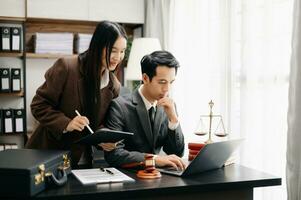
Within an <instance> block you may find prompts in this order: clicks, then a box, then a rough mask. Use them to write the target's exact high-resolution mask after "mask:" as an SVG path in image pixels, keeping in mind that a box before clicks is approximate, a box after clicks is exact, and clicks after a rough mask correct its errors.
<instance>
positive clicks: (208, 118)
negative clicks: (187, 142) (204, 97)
mask: <svg viewBox="0 0 301 200" xmlns="http://www.w3.org/2000/svg"><path fill="white" fill-rule="evenodd" d="M213 106H214V103H213V101H212V100H211V101H210V102H209V107H210V113H209V115H201V117H200V120H199V123H198V125H197V128H196V130H195V132H194V134H196V135H199V136H204V135H207V134H208V135H209V137H208V140H207V141H206V142H205V144H208V143H212V142H213V141H212V135H211V133H212V130H214V131H213V133H214V135H216V136H218V137H226V136H227V135H228V134H227V133H226V131H225V126H224V122H223V118H222V116H221V115H213V112H212V108H213ZM206 124H208V125H209V127H207V126H206ZM213 128H214V129H213Z"/></svg>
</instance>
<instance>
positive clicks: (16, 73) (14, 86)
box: [11, 68, 21, 92]
mask: <svg viewBox="0 0 301 200" xmlns="http://www.w3.org/2000/svg"><path fill="white" fill-rule="evenodd" d="M11 91H12V92H20V91H21V69H19V68H11Z"/></svg>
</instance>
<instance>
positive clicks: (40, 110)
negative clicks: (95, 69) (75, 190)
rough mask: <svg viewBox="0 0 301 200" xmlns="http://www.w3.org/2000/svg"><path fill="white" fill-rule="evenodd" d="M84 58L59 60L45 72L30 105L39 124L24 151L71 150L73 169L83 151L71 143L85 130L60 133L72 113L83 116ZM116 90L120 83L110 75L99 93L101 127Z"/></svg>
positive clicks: (83, 148)
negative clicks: (107, 82)
mask: <svg viewBox="0 0 301 200" xmlns="http://www.w3.org/2000/svg"><path fill="white" fill-rule="evenodd" d="M83 59H85V57H84V56H83V55H81V56H71V57H68V58H60V59H58V60H57V61H56V62H55V64H54V65H53V66H52V67H51V68H50V69H49V70H48V71H47V72H46V74H45V79H46V81H45V82H44V83H43V85H41V86H40V87H39V88H38V89H37V92H36V95H35V96H34V98H33V100H32V103H31V111H32V114H33V116H34V117H35V118H36V119H37V120H38V121H39V126H38V127H37V128H36V130H35V131H34V133H33V135H32V136H31V138H30V139H29V141H28V142H27V144H26V148H33V149H61V150H70V151H71V159H72V165H73V166H74V165H76V164H77V163H78V161H79V159H80V157H81V154H82V153H83V152H84V151H85V148H86V147H85V146H84V145H79V144H74V141H76V140H78V139H80V138H81V137H83V136H84V135H86V134H88V131H86V129H85V131H83V132H78V131H73V132H68V133H64V134H63V131H64V129H65V128H66V127H67V125H68V123H69V122H70V121H71V120H72V119H73V118H74V117H75V116H76V113H75V110H78V111H79V112H80V113H84V112H83V108H84V99H83V97H84V96H85V92H84V85H83V83H84V79H83V71H82V68H83V67H84V66H83V64H82V63H83ZM119 90H120V83H119V81H118V80H117V78H116V76H115V75H114V74H113V73H111V72H110V82H109V84H108V86H107V87H105V88H103V89H102V90H101V92H100V95H101V97H100V99H101V105H100V106H99V109H98V113H99V114H98V115H97V116H98V117H99V119H97V122H99V123H98V126H101V125H102V124H103V121H104V117H105V115H106V112H107V109H108V107H109V104H110V102H111V100H112V99H113V98H115V97H117V96H118V94H119Z"/></svg>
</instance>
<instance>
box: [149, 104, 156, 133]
mask: <svg viewBox="0 0 301 200" xmlns="http://www.w3.org/2000/svg"><path fill="white" fill-rule="evenodd" d="M148 115H149V120H150V124H151V127H152V131H153V130H154V122H155V109H154V107H151V108H150V109H149V110H148Z"/></svg>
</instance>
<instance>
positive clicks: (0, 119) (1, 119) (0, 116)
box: [0, 109, 4, 134]
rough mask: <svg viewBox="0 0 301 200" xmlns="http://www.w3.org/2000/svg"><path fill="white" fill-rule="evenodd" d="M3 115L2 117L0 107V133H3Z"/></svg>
mask: <svg viewBox="0 0 301 200" xmlns="http://www.w3.org/2000/svg"><path fill="white" fill-rule="evenodd" d="M3 122H4V117H3V112H2V110H1V109H0V134H2V133H4V123H3Z"/></svg>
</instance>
